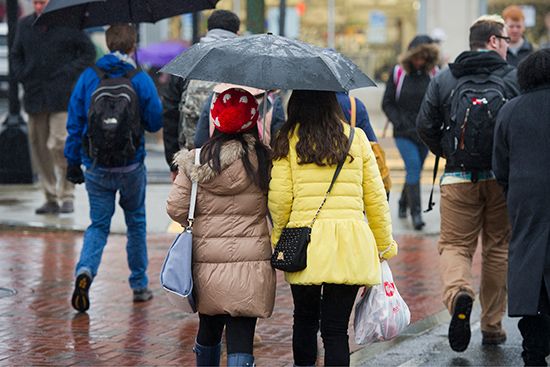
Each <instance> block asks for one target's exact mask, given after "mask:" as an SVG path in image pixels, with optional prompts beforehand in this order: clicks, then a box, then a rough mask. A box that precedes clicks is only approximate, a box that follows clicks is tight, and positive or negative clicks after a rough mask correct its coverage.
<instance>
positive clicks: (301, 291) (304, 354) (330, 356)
mask: <svg viewBox="0 0 550 367" xmlns="http://www.w3.org/2000/svg"><path fill="white" fill-rule="evenodd" d="M290 288H291V290H292V298H293V299H294V326H293V329H292V331H293V333H292V351H293V353H294V364H295V365H296V366H314V365H315V361H316V360H317V332H318V331H319V321H320V327H321V338H322V339H323V345H324V347H325V366H349V342H348V323H349V316H350V314H351V310H352V308H353V304H354V301H355V296H356V294H357V290H358V289H359V286H357V285H343V284H324V285H323V286H320V285H291V286H290ZM321 291H322V295H321Z"/></svg>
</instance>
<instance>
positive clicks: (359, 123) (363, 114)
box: [336, 92, 378, 142]
mask: <svg viewBox="0 0 550 367" xmlns="http://www.w3.org/2000/svg"><path fill="white" fill-rule="evenodd" d="M336 98H337V99H338V103H339V104H340V108H341V109H342V112H344V117H345V118H346V121H348V122H350V121H351V116H350V113H351V103H350V101H349V96H348V95H347V94H346V93H344V92H337V93H336ZM355 107H356V108H355V110H356V111H355V113H356V115H357V117H356V118H355V126H356V127H358V128H360V129H361V130H363V131H364V132H365V134H366V135H367V139H369V141H370V142H377V141H378V139H377V138H376V134H375V133H374V129H373V128H372V125H371V124H370V120H369V114H368V113H367V108H366V107H365V105H364V104H363V102H361V101H360V100H358V99H357V98H355Z"/></svg>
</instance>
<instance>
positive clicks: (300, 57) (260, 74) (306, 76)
mask: <svg viewBox="0 0 550 367" xmlns="http://www.w3.org/2000/svg"><path fill="white" fill-rule="evenodd" d="M161 71H162V72H165V73H170V74H174V75H177V76H180V77H182V78H184V79H199V80H206V81H213V82H227V83H234V84H242V85H248V86H251V87H256V88H260V89H305V90H329V91H335V92H340V91H349V90H351V89H356V88H363V87H370V86H375V85H376V84H374V82H373V81H372V80H371V79H370V78H369V77H368V76H366V75H365V74H363V72H362V71H361V70H360V69H359V68H358V67H357V65H355V64H354V63H353V62H352V61H351V60H350V59H348V58H347V57H345V56H343V55H341V54H339V53H338V52H336V51H332V50H329V49H323V48H320V47H316V46H313V45H310V44H308V43H305V42H300V41H296V40H291V39H289V38H286V37H281V36H276V35H273V34H269V33H268V34H261V35H252V36H246V37H237V38H234V39H230V40H227V39H224V40H220V41H215V42H209V43H198V44H196V45H194V46H192V47H191V48H189V49H188V50H187V51H185V52H183V53H182V54H180V55H179V56H178V57H177V58H175V59H174V60H172V61H171V62H170V63H169V64H168V65H166V66H165V67H164V68H163V69H162V70H161Z"/></svg>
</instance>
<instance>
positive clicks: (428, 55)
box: [399, 43, 439, 73]
mask: <svg viewBox="0 0 550 367" xmlns="http://www.w3.org/2000/svg"><path fill="white" fill-rule="evenodd" d="M416 56H419V57H422V58H424V59H425V60H426V64H425V65H424V67H423V68H422V71H424V72H426V73H428V72H430V71H431V70H432V69H433V68H434V67H435V66H436V65H437V64H438V62H439V48H438V46H437V44H435V43H423V44H420V45H418V46H416V47H412V48H410V49H408V50H407V51H406V52H405V53H404V54H402V55H401V57H400V58H399V63H400V64H401V66H402V67H403V69H404V70H405V71H406V72H407V73H411V72H412V71H414V66H413V63H412V59H413V57H416Z"/></svg>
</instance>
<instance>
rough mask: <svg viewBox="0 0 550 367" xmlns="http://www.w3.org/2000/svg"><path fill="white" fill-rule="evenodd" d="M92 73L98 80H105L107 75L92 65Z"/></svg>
mask: <svg viewBox="0 0 550 367" xmlns="http://www.w3.org/2000/svg"><path fill="white" fill-rule="evenodd" d="M92 69H93V71H94V72H95V73H96V74H97V76H98V78H99V79H105V78H107V73H106V72H104V71H103V70H101V68H100V67H99V66H97V65H92Z"/></svg>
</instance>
